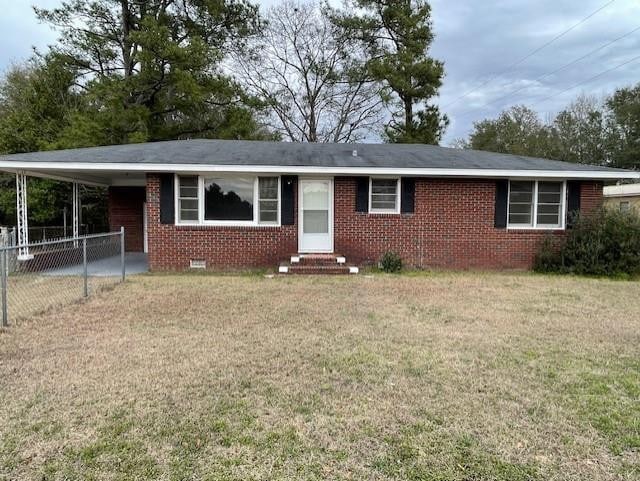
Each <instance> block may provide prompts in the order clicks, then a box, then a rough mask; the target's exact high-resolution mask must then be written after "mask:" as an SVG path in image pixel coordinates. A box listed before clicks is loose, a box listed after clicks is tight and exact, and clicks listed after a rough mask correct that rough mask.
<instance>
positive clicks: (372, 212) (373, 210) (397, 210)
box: [368, 177, 402, 214]
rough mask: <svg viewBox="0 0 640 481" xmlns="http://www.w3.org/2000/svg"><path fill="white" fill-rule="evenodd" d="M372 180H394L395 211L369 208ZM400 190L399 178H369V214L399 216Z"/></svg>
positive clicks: (369, 206) (371, 195) (371, 196)
mask: <svg viewBox="0 0 640 481" xmlns="http://www.w3.org/2000/svg"><path fill="white" fill-rule="evenodd" d="M374 180H395V181H396V207H395V209H374V208H373V207H371V204H372V198H373V181H374ZM401 188H402V186H401V183H400V177H369V199H368V201H369V204H368V208H369V214H400V201H401V196H400V189H401Z"/></svg>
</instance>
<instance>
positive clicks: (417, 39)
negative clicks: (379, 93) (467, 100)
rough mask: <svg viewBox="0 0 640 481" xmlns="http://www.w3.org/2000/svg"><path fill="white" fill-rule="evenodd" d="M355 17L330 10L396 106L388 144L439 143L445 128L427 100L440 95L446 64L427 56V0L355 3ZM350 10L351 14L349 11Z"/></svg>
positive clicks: (430, 36)
mask: <svg viewBox="0 0 640 481" xmlns="http://www.w3.org/2000/svg"><path fill="white" fill-rule="evenodd" d="M352 7H353V8H354V9H355V11H356V12H358V13H356V14H351V13H347V12H345V11H338V10H334V12H333V19H334V22H335V23H336V25H338V26H339V27H340V28H341V29H342V30H343V34H344V35H346V36H348V37H350V38H357V39H359V40H360V41H361V42H362V43H363V44H364V45H365V47H366V50H367V52H368V59H367V61H366V67H367V69H368V71H369V73H370V75H371V77H372V79H373V80H376V81H380V82H383V84H384V85H386V86H387V87H388V92H383V95H388V94H389V93H390V95H389V96H388V97H387V98H386V100H387V102H388V104H390V105H391V106H394V107H395V108H396V110H395V111H394V112H393V118H392V120H391V122H389V124H388V125H387V126H386V128H385V134H386V139H387V141H389V142H402V143H409V142H413V143H428V144H437V143H438V142H439V140H440V139H441V138H442V135H443V134H444V131H445V129H446V127H447V125H448V123H449V121H448V119H447V117H446V115H443V114H441V113H440V111H439V109H438V107H436V106H434V105H431V104H429V101H430V100H431V99H432V98H433V97H435V96H436V95H437V93H438V89H439V88H440V86H441V85H442V78H443V76H444V64H443V63H442V62H441V61H438V60H435V59H433V58H432V57H430V56H429V48H430V46H431V43H432V42H433V38H434V34H433V30H432V24H431V7H430V5H429V3H428V2H426V1H425V0H353V2H352ZM350 11H351V10H350Z"/></svg>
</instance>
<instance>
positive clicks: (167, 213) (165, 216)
mask: <svg viewBox="0 0 640 481" xmlns="http://www.w3.org/2000/svg"><path fill="white" fill-rule="evenodd" d="M174 186H175V184H174V177H173V174H160V223H161V224H173V223H174V222H175V208H174V192H173V190H174Z"/></svg>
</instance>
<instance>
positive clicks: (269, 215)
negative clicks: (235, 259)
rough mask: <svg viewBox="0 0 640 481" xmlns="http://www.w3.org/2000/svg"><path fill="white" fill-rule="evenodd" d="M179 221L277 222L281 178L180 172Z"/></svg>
mask: <svg viewBox="0 0 640 481" xmlns="http://www.w3.org/2000/svg"><path fill="white" fill-rule="evenodd" d="M176 183H177V192H178V195H177V209H176V210H177V213H178V223H179V224H204V225H238V226H240V225H278V224H279V222H280V215H279V211H280V178H279V177H255V176H230V175H229V176H227V175H215V176H213V175H212V176H178V177H177V182H176Z"/></svg>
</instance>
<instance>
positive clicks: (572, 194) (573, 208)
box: [567, 180, 582, 227]
mask: <svg viewBox="0 0 640 481" xmlns="http://www.w3.org/2000/svg"><path fill="white" fill-rule="evenodd" d="M581 185H582V184H581V183H580V181H578V180H569V181H567V227H573V224H574V223H575V220H576V218H577V216H578V214H579V213H580V188H581Z"/></svg>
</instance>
